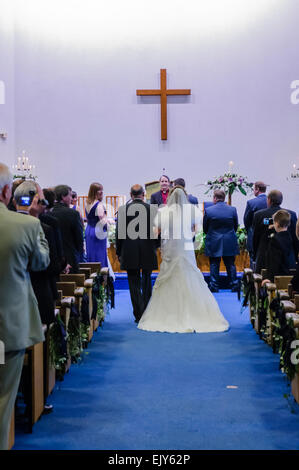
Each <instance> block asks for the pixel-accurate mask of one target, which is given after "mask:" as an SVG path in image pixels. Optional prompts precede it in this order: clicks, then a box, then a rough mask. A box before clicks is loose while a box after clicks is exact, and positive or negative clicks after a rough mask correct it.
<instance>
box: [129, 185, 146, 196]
mask: <svg viewBox="0 0 299 470" xmlns="http://www.w3.org/2000/svg"><path fill="white" fill-rule="evenodd" d="M130 194H131V198H132V199H143V197H144V189H143V187H142V186H141V184H134V186H132V188H131V193H130Z"/></svg>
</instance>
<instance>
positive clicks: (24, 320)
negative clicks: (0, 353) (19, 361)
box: [0, 202, 50, 352]
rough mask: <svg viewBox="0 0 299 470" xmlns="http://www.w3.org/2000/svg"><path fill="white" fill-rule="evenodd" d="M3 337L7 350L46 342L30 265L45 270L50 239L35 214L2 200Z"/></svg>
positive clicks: (0, 334)
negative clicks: (11, 208)
mask: <svg viewBox="0 0 299 470" xmlns="http://www.w3.org/2000/svg"><path fill="white" fill-rule="evenodd" d="M0 234H1V238H0V340H1V341H3V343H4V346H5V352H9V351H19V350H22V349H25V348H27V347H29V346H32V345H33V344H36V343H39V342H41V341H44V334H43V330H42V324H41V320H40V315H39V311H38V306H37V300H36V298H35V295H34V292H33V289H32V286H31V281H30V276H29V272H28V268H30V269H31V270H33V271H41V270H43V269H46V268H47V266H48V264H49V261H50V260H49V249H48V242H47V240H46V239H45V236H44V232H43V230H42V227H41V224H40V221H39V220H38V219H36V218H35V217H31V216H29V215H25V214H18V213H16V212H12V211H9V210H8V209H7V207H6V206H5V205H4V204H3V203H2V202H0Z"/></svg>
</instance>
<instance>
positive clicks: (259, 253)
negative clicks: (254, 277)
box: [252, 205, 298, 273]
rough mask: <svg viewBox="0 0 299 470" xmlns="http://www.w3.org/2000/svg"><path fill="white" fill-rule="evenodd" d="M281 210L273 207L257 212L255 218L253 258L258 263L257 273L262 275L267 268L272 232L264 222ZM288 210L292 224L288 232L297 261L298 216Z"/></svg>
mask: <svg viewBox="0 0 299 470" xmlns="http://www.w3.org/2000/svg"><path fill="white" fill-rule="evenodd" d="M279 209H282V208H281V207H280V206H276V205H275V206H271V207H268V208H267V209H262V210H259V211H257V212H255V214H254V217H253V237H252V242H253V243H252V245H253V258H254V259H255V261H256V268H255V270H256V272H258V273H260V272H261V270H262V269H263V268H265V267H266V259H265V255H266V250H267V247H268V243H269V235H270V231H269V229H268V226H267V225H264V223H263V220H264V219H266V218H271V217H272V216H273V214H275V212H277V211H278V210H279ZM284 210H287V211H288V212H289V213H290V214H291V224H290V226H289V229H288V232H289V233H290V235H291V238H292V245H293V250H294V255H295V259H297V258H298V239H297V237H296V222H297V215H296V213H295V212H293V211H290V210H288V209H284ZM272 233H274V231H272Z"/></svg>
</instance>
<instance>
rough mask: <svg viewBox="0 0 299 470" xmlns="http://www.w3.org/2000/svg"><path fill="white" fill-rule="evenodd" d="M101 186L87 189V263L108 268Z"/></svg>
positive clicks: (105, 216) (105, 217) (94, 184)
mask: <svg viewBox="0 0 299 470" xmlns="http://www.w3.org/2000/svg"><path fill="white" fill-rule="evenodd" d="M103 194H104V193H103V185H102V184H100V183H92V184H91V185H90V187H89V191H88V198H87V204H86V208H85V213H86V218H87V227H86V230H85V241H86V258H87V262H89V263H90V262H98V261H99V262H100V263H101V265H102V268H106V267H107V266H108V258H107V223H108V221H107V212H106V209H105V206H104V204H103Z"/></svg>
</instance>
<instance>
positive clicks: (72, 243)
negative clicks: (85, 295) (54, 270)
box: [52, 203, 83, 273]
mask: <svg viewBox="0 0 299 470" xmlns="http://www.w3.org/2000/svg"><path fill="white" fill-rule="evenodd" d="M52 215H53V216H54V217H55V218H56V219H57V220H58V224H59V227H60V230H61V235H62V244H63V251H64V255H65V258H66V261H67V263H68V264H70V265H71V266H72V270H71V272H72V273H78V272H79V268H78V262H79V257H80V253H82V252H83V227H82V224H81V221H80V214H79V212H78V211H74V210H73V209H70V208H69V207H67V206H66V205H65V204H62V203H56V204H55V205H54V208H53V211H52Z"/></svg>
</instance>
